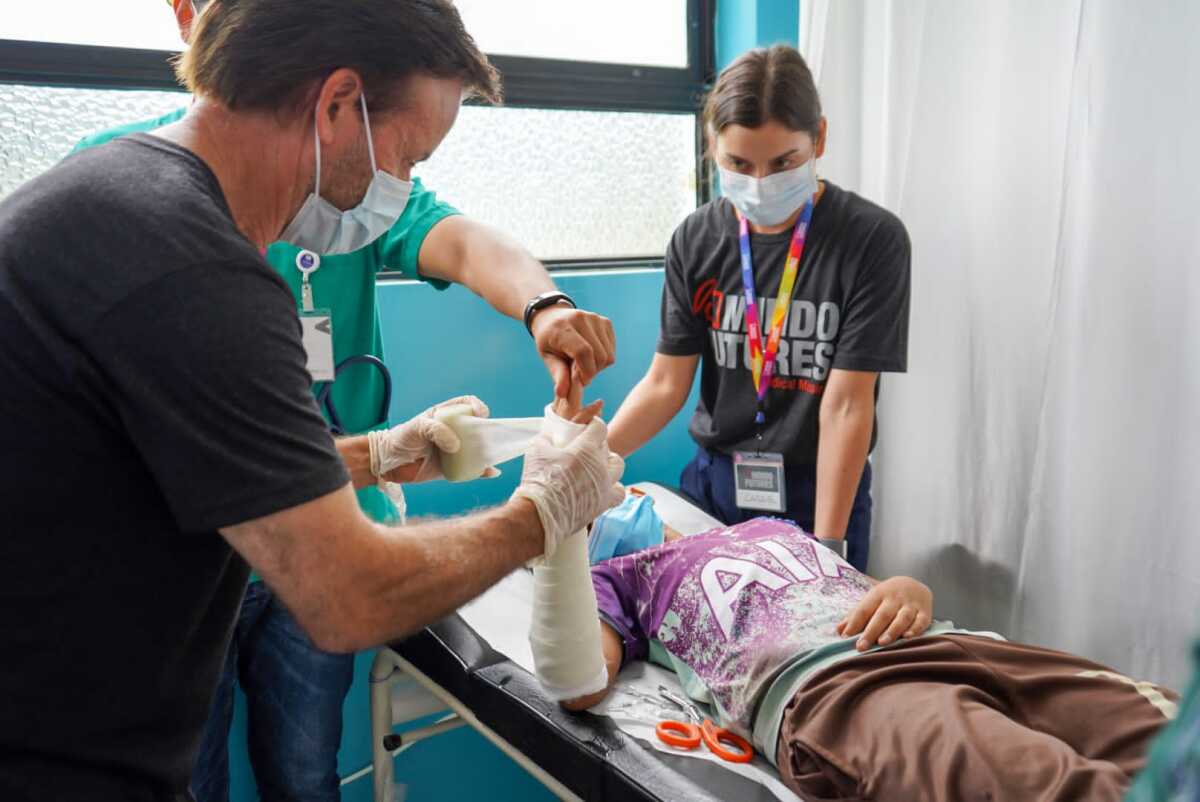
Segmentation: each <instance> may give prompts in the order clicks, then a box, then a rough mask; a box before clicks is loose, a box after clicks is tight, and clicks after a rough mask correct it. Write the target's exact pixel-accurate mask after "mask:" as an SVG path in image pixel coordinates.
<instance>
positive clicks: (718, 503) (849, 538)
mask: <svg viewBox="0 0 1200 802" xmlns="http://www.w3.org/2000/svg"><path fill="white" fill-rule="evenodd" d="M783 478H784V482H785V483H786V485H787V510H786V511H785V512H784V513H782V516H783V517H784V518H789V519H791V520H793V521H795V522H796V523H797V524H799V525H800V526H801V527H802V528H803V529H804V531H805V532H811V531H813V516H814V514H815V509H816V506H817V501H816V498H817V469H816V466H813V467H811V468H807V469H805V468H800V467H793V466H788V467H787V468H785V469H784V477H783ZM679 489H680V490H682V491H683V493H684V495H686V496H687V497H688V498H690V499H691V500H692V502H693V503H694V504H696V506H698V507H702V508H703V509H704V511H705V512H707V513H708V514H709V515H711V516H713V517H714V518H716V519H717V520H719V521H721V522H722V523H724V524H727V525H728V524H736V523H741V522H742V521H749V520H750V519H751V518H757V517H758V516H760V515H771V514H772V513H767V512H761V511H758V510H743V509H741V508H740V507H738V505H737V502H736V501H735V500H734V499H735V494H734V489H733V459H732V458H731V457H729V456H727V455H725V454H720V453H718V452H715V451H709V450H707V449H705V448H697V449H696V456H694V457H692V461H691V462H689V463H688V464H687V465H686V466H685V467H684V469H683V475H682V476H681V477H679ZM776 514H777V513H776ZM870 551H871V463H869V462H868V463H867V464H865V465H863V473H862V479H861V480H860V481H859V483H858V492H856V493H855V494H854V504H853V506H852V507H851V508H850V521H849V523H847V524H846V561H847V562H849V563H850V564H851V565H853V566H854V567H855V568H857V569H858V570H860V571H864V572H865V571H866V570H867V557H868V556H869V555H870Z"/></svg>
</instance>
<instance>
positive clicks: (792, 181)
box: [717, 155, 817, 226]
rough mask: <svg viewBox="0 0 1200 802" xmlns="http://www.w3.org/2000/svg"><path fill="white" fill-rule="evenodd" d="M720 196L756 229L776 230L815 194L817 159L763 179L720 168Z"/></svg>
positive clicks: (718, 167) (810, 159) (814, 157)
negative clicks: (767, 227) (768, 228)
mask: <svg viewBox="0 0 1200 802" xmlns="http://www.w3.org/2000/svg"><path fill="white" fill-rule="evenodd" d="M717 169H718V170H719V171H720V173H721V192H722V193H723V194H724V195H725V197H727V198H729V200H730V202H731V203H733V205H734V206H736V207H737V210H738V211H739V212H741V213H742V214H744V215H745V216H746V219H747V220H749V221H750V222H751V223H754V225H756V226H777V225H779V224H780V223H782V222H784V221H785V220H787V219H788V218H789V217H791V216H792V214H793V213H794V212H795V211H796V210H797V209H799V208H800V207H801V206H803V205H804V204H805V203H806V202H807V201H808V199H809V198H811V197H812V196H813V195H815V194H816V192H817V157H816V156H815V155H813V156H812V157H810V158H809V160H808V161H806V162H805V163H804V164H802V165H800V166H799V167H795V168H792V169H791V170H784V171H783V172H780V173H774V174H772V175H769V176H767V177H766V178H755V177H754V176H749V175H743V174H741V173H735V172H733V171H732V170H726V169H725V168H724V167H721V166H720V165H718V166H717Z"/></svg>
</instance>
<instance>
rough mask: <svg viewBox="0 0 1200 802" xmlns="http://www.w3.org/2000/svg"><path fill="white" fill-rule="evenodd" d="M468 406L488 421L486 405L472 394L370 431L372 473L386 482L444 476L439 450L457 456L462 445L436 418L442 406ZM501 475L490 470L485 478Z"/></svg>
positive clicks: (452, 431)
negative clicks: (394, 423)
mask: <svg viewBox="0 0 1200 802" xmlns="http://www.w3.org/2000/svg"><path fill="white" fill-rule="evenodd" d="M456 404H466V405H468V406H470V407H471V410H472V412H473V414H474V415H476V416H477V417H480V418H486V417H487V416H488V415H489V414H490V411H489V410H488V407H487V404H485V403H483V402H482V401H480V400H479V399H478V398H476V397H475V396H473V395H464V396H459V397H458V398H451V399H450V400H449V401H443V402H442V403H440V404H435V405H433V406H432V407H430V408H429V409H427V410H425V411H424V412H422V413H421V414H420V415H417V416H416V417H415V418H413V419H411V420H409V421H407V422H405V423H401V424H400V425H399V426H393V427H392V428H390V429H386V430H383V431H378V432H367V444H368V446H369V448H370V452H371V473H372V474H374V475H375V476H376V477H378V478H379V479H382V480H384V481H387V482H397V483H399V482H428V481H430V480H431V479H440V478H441V477H442V468H441V463H440V461H439V459H438V450H439V449H440V450H441V451H445V452H447V453H449V454H454V453H456V452H457V451H458V449H459V448H460V447H461V446H462V443H461V442H460V441H459V439H458V435H457V434H455V433H454V430H453V429H451V428H450V427H449V426H447V425H446V424H445V423H442V422H441V421H439V420H437V419H436V418H434V416H433V415H434V413H435V412H436V411H437V410H439V409H441V408H442V407H448V406H453V405H456ZM498 473H499V472H498V471H497V470H496V469H495V468H488V469H487V470H486V471H484V474H483V475H484V476H495V475H497V474H498Z"/></svg>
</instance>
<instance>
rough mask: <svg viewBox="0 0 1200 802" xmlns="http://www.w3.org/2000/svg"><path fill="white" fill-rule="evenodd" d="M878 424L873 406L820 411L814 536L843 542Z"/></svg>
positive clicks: (842, 407)
mask: <svg viewBox="0 0 1200 802" xmlns="http://www.w3.org/2000/svg"><path fill="white" fill-rule="evenodd" d="M874 423H875V407H874V403H861V402H851V403H849V404H846V405H834V408H832V409H830V410H826V409H825V408H824V407H822V409H821V435H820V437H821V439H820V443H819V444H818V447H817V499H816V510H815V512H814V516H813V521H814V526H813V529H814V531H813V534H814V535H816V536H817V537H819V538H831V539H841V538H843V537H845V536H846V525H847V523H848V522H849V520H850V510H851V508H852V507H853V506H854V496H855V494H856V493H857V492H858V484H859V481H860V480H861V479H862V472H863V466H864V465H865V464H866V461H867V452H868V450H869V449H870V446H871V429H872V427H873V426H874Z"/></svg>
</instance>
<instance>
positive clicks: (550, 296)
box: [525, 290, 579, 337]
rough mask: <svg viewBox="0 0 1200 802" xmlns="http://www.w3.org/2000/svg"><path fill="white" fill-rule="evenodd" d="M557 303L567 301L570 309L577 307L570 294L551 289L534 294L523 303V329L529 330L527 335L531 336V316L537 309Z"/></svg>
mask: <svg viewBox="0 0 1200 802" xmlns="http://www.w3.org/2000/svg"><path fill="white" fill-rule="evenodd" d="M557 303H568V304H570V305H571V308H572V309H578V308H579V307H577V306H576V305H575V302H574V301H572V300H571V296H570V295H567V294H566V293H565V292H560V291H558V290H551V291H550V292H543V293H542V294H541V295H535V296H534V297H533V298H531V299H529V303H527V304H525V330H526V331H528V332H529V336H530V337H532V336H533V316H534V315H536V314H537V313H538V311H539V310H542V309H545V308H546V307H547V306H554V305H555V304H557Z"/></svg>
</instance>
